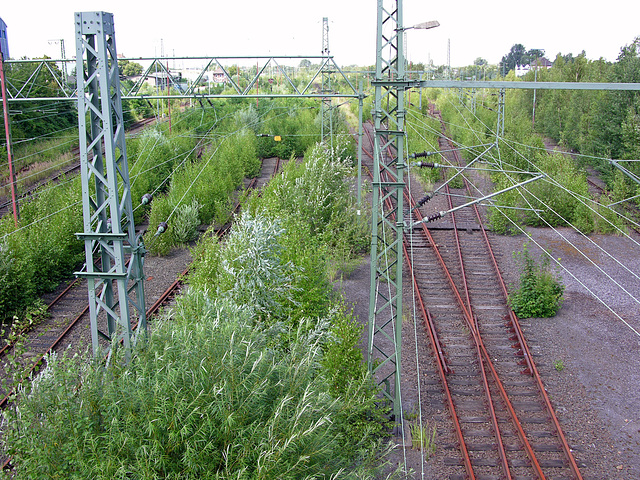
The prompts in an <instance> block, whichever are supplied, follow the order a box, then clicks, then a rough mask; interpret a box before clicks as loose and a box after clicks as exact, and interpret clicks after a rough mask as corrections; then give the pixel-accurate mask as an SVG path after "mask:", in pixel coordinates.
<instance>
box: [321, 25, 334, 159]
mask: <svg viewBox="0 0 640 480" xmlns="http://www.w3.org/2000/svg"><path fill="white" fill-rule="evenodd" d="M322 57H323V60H322V93H323V94H330V93H331V70H332V69H331V64H330V56H329V19H328V18H327V17H323V18H322ZM321 109H322V126H321V138H322V143H324V144H325V145H328V146H329V147H330V148H331V151H333V112H332V106H331V97H324V98H323V99H322V107H321Z"/></svg>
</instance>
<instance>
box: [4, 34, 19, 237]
mask: <svg viewBox="0 0 640 480" xmlns="http://www.w3.org/2000/svg"><path fill="white" fill-rule="evenodd" d="M0 83H1V85H0V89H2V111H3V112H4V133H5V139H6V142H7V160H8V161H9V181H10V182H11V206H12V209H13V221H14V223H15V226H16V228H18V202H17V199H16V173H15V172H14V171H13V143H12V141H11V117H10V116H9V104H8V103H7V84H6V81H5V75H4V53H3V52H2V44H0Z"/></svg>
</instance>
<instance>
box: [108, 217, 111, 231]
mask: <svg viewBox="0 0 640 480" xmlns="http://www.w3.org/2000/svg"><path fill="white" fill-rule="evenodd" d="M108 232H111V219H110V218H107V233H108Z"/></svg>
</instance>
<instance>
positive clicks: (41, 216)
mask: <svg viewBox="0 0 640 480" xmlns="http://www.w3.org/2000/svg"><path fill="white" fill-rule="evenodd" d="M80 203H81V197H80V179H79V178H76V179H74V180H73V181H65V180H64V179H63V180H62V181H61V183H60V184H59V185H51V184H49V185H46V186H45V187H44V188H43V189H42V190H41V191H40V193H39V194H38V196H37V197H36V198H34V199H32V200H30V201H24V202H22V203H21V211H20V220H19V224H18V228H17V229H16V227H15V225H14V219H13V217H12V216H11V215H6V216H5V217H3V218H2V220H0V279H1V281H2V288H1V289H0V320H3V321H5V320H6V319H8V318H11V317H12V316H13V315H20V314H21V312H23V311H25V310H26V309H27V308H28V307H29V306H31V305H33V303H34V302H35V301H36V300H37V298H38V296H40V295H42V294H44V293H45V292H49V291H50V290H52V289H53V288H55V287H56V286H57V285H58V282H59V281H60V280H61V279H63V278H67V277H69V276H70V274H71V272H72V271H73V270H74V269H76V268H79V267H80V266H81V264H82V260H83V258H84V242H83V241H81V240H79V239H78V238H77V237H76V235H75V234H76V233H78V232H82V231H83V226H82V208H81V205H80Z"/></svg>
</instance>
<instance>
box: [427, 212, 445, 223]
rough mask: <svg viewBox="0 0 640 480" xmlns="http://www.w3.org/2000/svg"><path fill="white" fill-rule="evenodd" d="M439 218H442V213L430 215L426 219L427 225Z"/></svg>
mask: <svg viewBox="0 0 640 480" xmlns="http://www.w3.org/2000/svg"><path fill="white" fill-rule="evenodd" d="M439 218H442V212H436V213H432V214H431V215H429V216H428V217H427V223H429V222H433V221H435V220H438V219H439Z"/></svg>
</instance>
